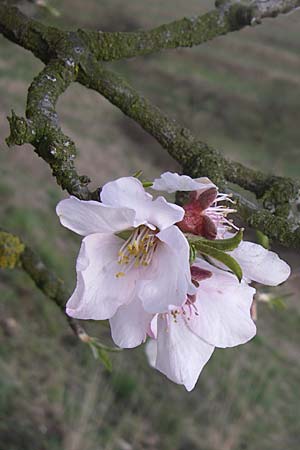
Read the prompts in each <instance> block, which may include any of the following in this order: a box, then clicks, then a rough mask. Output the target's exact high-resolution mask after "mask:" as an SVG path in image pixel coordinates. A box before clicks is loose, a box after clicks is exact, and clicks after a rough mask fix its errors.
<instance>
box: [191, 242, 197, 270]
mask: <svg viewBox="0 0 300 450" xmlns="http://www.w3.org/2000/svg"><path fill="white" fill-rule="evenodd" d="M196 256H197V250H196V248H195V246H194V244H190V265H192V264H193V263H194V262H195V259H196Z"/></svg>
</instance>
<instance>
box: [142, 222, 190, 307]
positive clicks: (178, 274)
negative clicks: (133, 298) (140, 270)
mask: <svg viewBox="0 0 300 450" xmlns="http://www.w3.org/2000/svg"><path fill="white" fill-rule="evenodd" d="M157 237H158V238H159V239H160V241H161V242H159V244H158V247H157V249H156V252H155V254H154V256H153V259H152V262H151V264H150V266H149V267H148V268H147V274H146V276H147V279H146V278H145V279H143V280H140V281H139V283H138V286H139V291H138V292H139V298H140V299H141V301H142V303H143V306H144V309H145V310H146V311H148V312H149V313H153V314H155V313H159V312H165V311H168V306H169V305H175V306H181V305H183V303H184V302H185V300H186V296H187V293H189V292H190V291H191V289H192V288H193V285H192V283H191V273H190V265H189V245H188V242H187V240H186V238H185V237H184V235H183V234H182V233H181V231H180V230H179V228H177V227H176V226H172V227H170V228H168V229H167V230H164V231H161V232H160V233H158V234H157Z"/></svg>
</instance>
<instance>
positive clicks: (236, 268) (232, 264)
mask: <svg viewBox="0 0 300 450" xmlns="http://www.w3.org/2000/svg"><path fill="white" fill-rule="evenodd" d="M193 245H194V246H195V248H196V250H197V251H198V252H199V253H202V254H203V255H204V256H209V257H211V258H214V259H216V260H217V261H220V262H221V263H223V264H225V266H226V267H228V268H229V269H230V270H231V271H232V272H233V273H234V274H235V276H236V277H237V279H238V280H239V281H241V280H242V278H243V272H242V269H241V266H240V265H239V264H238V262H237V261H236V260H235V259H234V258H233V257H232V256H230V255H228V254H227V253H225V252H223V251H222V250H219V249H217V248H214V247H209V246H208V245H206V244H204V243H203V242H201V241H198V242H197V243H193Z"/></svg>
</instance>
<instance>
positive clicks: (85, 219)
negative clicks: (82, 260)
mask: <svg viewBox="0 0 300 450" xmlns="http://www.w3.org/2000/svg"><path fill="white" fill-rule="evenodd" d="M56 213H57V215H58V217H59V219H60V222H61V224H62V225H63V226H64V227H66V228H69V229H70V230H72V231H74V232H75V233H78V234H80V235H82V236H87V235H89V234H93V233H115V232H117V231H121V230H125V229H126V228H130V227H132V226H133V223H134V218H135V212H134V211H133V210H132V209H129V208H113V207H111V206H106V205H103V204H102V203H100V202H96V201H94V200H89V201H84V200H79V199H78V198H76V197H70V198H67V199H65V200H62V201H60V202H59V203H58V205H57V207H56Z"/></svg>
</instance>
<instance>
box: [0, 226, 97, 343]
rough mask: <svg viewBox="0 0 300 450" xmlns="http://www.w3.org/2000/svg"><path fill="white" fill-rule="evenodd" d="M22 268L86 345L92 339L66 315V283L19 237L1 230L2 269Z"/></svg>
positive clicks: (0, 252) (0, 257)
mask: <svg viewBox="0 0 300 450" xmlns="http://www.w3.org/2000/svg"><path fill="white" fill-rule="evenodd" d="M16 267H21V268H22V269H23V270H24V271H25V272H26V273H27V274H28V275H29V276H30V278H31V279H32V281H33V282H34V283H35V285H36V286H37V287H38V288H39V289H40V290H41V291H42V292H43V294H44V295H45V296H46V297H48V298H49V299H50V300H52V301H53V302H54V303H55V304H56V306H58V308H59V309H60V311H61V312H62V313H63V314H64V316H65V318H66V320H67V322H68V324H69V325H70V327H71V329H72V330H73V332H74V333H75V335H76V336H77V337H78V338H79V339H80V340H81V341H82V342H85V343H88V341H89V340H92V339H94V338H91V337H90V336H89V335H88V334H87V333H86V331H85V330H84V328H83V327H82V326H81V324H80V323H79V322H78V321H77V320H76V319H73V318H71V317H69V316H67V315H66V312H65V304H66V301H67V299H68V298H69V297H70V295H69V293H68V292H67V290H66V288H65V286H64V282H63V281H62V280H61V279H60V278H58V277H57V276H56V275H55V274H54V273H53V272H52V271H51V270H49V269H48V268H47V267H46V266H45V264H44V263H43V261H42V260H41V259H40V258H39V256H38V255H37V254H36V253H35V252H33V250H31V249H30V248H29V247H28V246H27V245H25V244H24V243H23V242H22V241H21V240H20V239H19V237H17V236H15V235H13V234H11V233H7V232H6V231H2V230H0V269H14V268H16Z"/></svg>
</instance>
